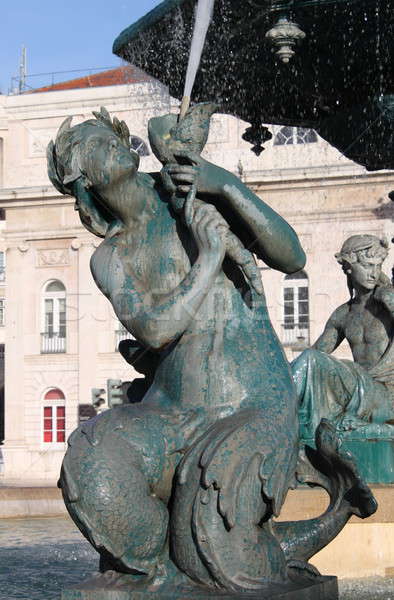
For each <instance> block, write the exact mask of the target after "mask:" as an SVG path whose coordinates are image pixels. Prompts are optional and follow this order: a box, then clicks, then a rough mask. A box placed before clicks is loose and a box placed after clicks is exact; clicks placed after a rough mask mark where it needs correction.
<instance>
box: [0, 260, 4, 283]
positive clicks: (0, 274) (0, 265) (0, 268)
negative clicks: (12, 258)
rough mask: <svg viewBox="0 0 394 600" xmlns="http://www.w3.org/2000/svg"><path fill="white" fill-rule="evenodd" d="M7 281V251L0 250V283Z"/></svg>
mask: <svg viewBox="0 0 394 600" xmlns="http://www.w3.org/2000/svg"><path fill="white" fill-rule="evenodd" d="M3 281H5V252H0V283H1V282H3Z"/></svg>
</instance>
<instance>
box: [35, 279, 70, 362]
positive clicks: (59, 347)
mask: <svg viewBox="0 0 394 600" xmlns="http://www.w3.org/2000/svg"><path fill="white" fill-rule="evenodd" d="M42 310H43V316H42V320H43V330H42V334H41V352H42V353H44V354H48V353H49V354H53V353H59V352H65V351H66V288H65V287H64V285H63V284H62V282H61V281H57V280H53V281H50V282H49V283H48V284H47V285H46V287H45V291H44V296H43V309H42Z"/></svg>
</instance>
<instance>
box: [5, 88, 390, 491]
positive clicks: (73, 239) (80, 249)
mask: <svg viewBox="0 0 394 600" xmlns="http://www.w3.org/2000/svg"><path fill="white" fill-rule="evenodd" d="M101 105H105V106H106V107H107V108H108V110H109V111H110V112H111V113H112V114H116V115H117V116H118V117H119V118H123V119H124V120H125V121H126V122H127V123H128V125H129V127H130V131H131V132H132V134H134V135H137V136H139V137H141V138H142V139H143V140H144V141H145V142H147V141H148V140H147V123H148V119H149V118H150V117H151V116H155V115H158V114H162V113H164V112H168V111H169V110H171V111H174V112H175V111H176V108H177V102H176V101H174V100H171V99H170V98H169V97H168V95H167V94H166V92H165V90H163V88H161V87H159V86H157V85H153V84H149V83H146V84H135V85H130V86H114V87H108V88H93V89H84V90H70V91H66V92H50V93H41V94H26V95H23V96H9V97H7V96H0V138H1V139H3V140H4V142H3V166H4V169H3V178H2V182H3V187H2V188H0V206H3V207H6V211H7V221H6V229H5V231H4V232H3V233H2V232H1V229H0V250H1V248H2V247H4V248H7V279H6V285H5V288H4V289H5V293H6V299H7V305H6V306H7V314H6V326H5V328H3V329H5V340H6V445H5V449H4V455H5V462H6V467H5V473H4V476H3V477H6V478H16V479H19V480H26V479H34V480H39V479H46V480H47V481H52V482H53V481H55V479H56V477H57V475H58V471H59V466H60V462H61V458H62V454H63V452H64V446H63V447H61V448H55V447H48V445H47V444H43V442H42V441H41V420H42V414H41V410H42V405H43V401H42V398H43V395H44V393H45V391H46V390H47V389H48V388H49V387H59V388H60V389H62V391H63V392H64V394H65V396H66V414H67V419H66V420H67V431H68V432H70V431H72V430H73V429H74V427H75V426H76V424H77V409H78V404H79V403H89V402H90V389H91V388H92V387H105V383H106V379H108V378H119V379H123V380H130V379H132V378H133V376H134V373H133V371H132V369H131V368H130V367H129V366H128V365H127V364H126V363H125V362H124V361H123V359H122V358H121V357H120V355H119V353H117V352H115V351H114V347H115V329H116V328H117V321H116V319H115V318H114V315H113V312H112V308H111V307H110V304H109V303H108V301H107V300H106V299H105V298H104V297H103V296H102V294H101V293H100V292H99V290H98V289H97V288H96V286H95V284H94V282H93V279H92V277H91V275H90V272H89V259H90V256H91V254H92V252H93V251H94V248H95V246H97V243H99V240H98V239H97V238H95V237H94V236H92V235H90V234H88V233H87V232H86V231H85V229H84V228H83V227H82V226H81V224H80V222H79V218H78V214H77V213H76V212H75V211H74V209H73V200H72V199H71V198H66V197H64V196H61V195H60V194H58V193H57V192H56V191H55V190H54V189H53V187H52V186H51V185H50V183H49V181H48V178H47V175H46V159H45V148H46V145H47V143H48V141H49V140H50V139H51V138H52V137H54V136H55V134H56V131H57V129H58V127H59V125H60V124H61V122H62V121H63V120H64V119H65V118H66V117H67V116H69V115H75V119H74V122H75V123H76V122H78V121H81V120H84V119H87V118H90V117H91V111H92V110H98V109H99V107H100V106H101ZM245 127H246V124H245V123H243V122H241V121H239V120H237V119H235V118H234V117H231V116H224V115H221V116H219V115H215V116H214V117H213V125H212V128H211V133H210V137H209V140H208V143H207V146H206V149H205V151H204V156H205V157H206V158H207V159H209V160H212V161H214V162H216V163H217V164H220V165H222V166H224V167H225V168H227V169H229V170H230V171H233V172H235V173H238V171H239V168H240V167H241V169H242V171H243V174H242V177H243V179H244V181H245V182H246V183H247V184H248V185H249V186H251V187H252V188H253V189H254V190H255V191H256V193H258V194H259V195H260V196H261V197H262V198H263V199H264V200H265V201H266V202H267V203H268V204H270V205H271V206H272V207H273V208H274V209H276V210H278V212H280V213H281V214H282V215H283V216H284V217H285V218H286V219H288V221H289V222H290V223H291V224H292V225H293V227H294V228H295V229H296V231H297V232H298V234H299V236H300V239H301V242H302V244H303V246H304V248H305V250H306V252H307V255H308V263H307V266H306V271H307V273H308V276H309V285H310V314H311V341H314V340H315V339H316V338H317V336H318V335H319V333H320V332H321V331H322V329H323V326H324V323H325V321H326V320H327V318H328V316H329V315H330V313H331V312H332V310H333V309H334V308H335V307H336V306H338V305H339V304H340V303H342V302H344V301H346V299H347V297H348V294H347V289H346V281H345V277H344V275H343V274H342V271H341V269H340V267H339V265H338V264H337V263H336V261H335V258H334V254H335V252H337V251H338V249H339V248H340V246H341V244H342V242H343V241H344V239H345V238H346V237H348V236H349V235H351V234H352V233H363V232H367V231H368V232H372V233H376V234H378V235H381V234H386V235H387V236H388V237H389V239H390V238H391V237H392V235H393V233H392V232H393V224H392V219H393V216H394V211H393V210H392V208H391V206H392V204H391V203H390V201H388V200H387V193H388V192H389V191H391V190H392V189H393V188H394V174H393V173H367V172H366V171H365V170H364V169H363V168H361V167H360V166H358V165H355V164H353V163H351V162H350V161H348V160H347V159H345V158H343V157H342V156H341V155H340V153H339V152H338V151H337V150H335V149H334V148H332V147H330V146H329V145H328V144H327V143H325V142H324V141H323V140H321V139H319V141H318V143H314V144H306V145H299V144H298V145H294V146H293V145H290V146H274V145H273V141H272V140H271V141H269V142H266V143H265V144H264V145H265V148H266V149H265V151H264V152H263V153H262V155H261V156H260V157H256V156H255V155H254V154H253V153H252V152H251V150H250V145H249V144H247V143H246V142H244V141H243V140H242V138H241V135H242V133H243V131H244V129H245ZM271 129H272V130H273V132H274V133H275V132H276V131H277V130H278V127H271ZM158 168H160V165H159V164H158V162H157V161H156V160H155V159H154V157H152V155H151V156H149V157H143V158H142V160H141V170H143V171H150V170H154V169H158ZM0 185H1V180H0ZM393 259H394V254H393V251H392V250H390V256H389V258H388V259H387V262H386V264H387V267H388V268H387V269H386V271H387V272H388V274H390V273H389V271H390V268H391V265H392V264H393V262H394V260H393ZM262 274H263V280H264V285H265V290H266V295H267V302H268V306H269V308H270V314H271V318H272V321H273V324H274V326H275V328H276V330H277V332H278V334H279V335H281V324H282V321H283V303H282V285H283V275H282V274H281V273H278V272H276V271H273V270H271V269H268V268H264V269H263V271H262ZM49 279H60V280H61V281H62V282H63V283H64V285H65V286H66V289H67V353H66V354H59V355H54V354H41V353H40V325H41V323H40V315H41V297H40V294H41V291H42V289H43V286H44V285H45V283H46V282H47V281H48V280H49ZM3 287H4V286H3ZM1 293H2V288H1V287H0V295H1ZM1 333H2V332H1V328H0V342H1ZM286 351H287V353H288V356H289V358H292V357H293V355H296V354H297V353H298V350H292V349H290V348H288V349H287V350H286ZM338 354H339V355H340V356H343V357H345V356H348V355H349V352H348V350H347V349H346V347H344V348H342V347H341V349H340V350H339V351H338Z"/></svg>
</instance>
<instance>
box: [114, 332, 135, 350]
mask: <svg viewBox="0 0 394 600" xmlns="http://www.w3.org/2000/svg"><path fill="white" fill-rule="evenodd" d="M123 340H135V337H134V336H133V335H131V333H129V332H128V331H127V329H117V330H116V331H115V352H118V349H119V343H120V342H122V341H123Z"/></svg>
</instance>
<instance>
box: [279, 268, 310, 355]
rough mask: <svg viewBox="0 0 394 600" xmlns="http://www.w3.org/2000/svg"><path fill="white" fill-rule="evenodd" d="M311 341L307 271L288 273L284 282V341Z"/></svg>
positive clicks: (287, 342)
mask: <svg viewBox="0 0 394 600" xmlns="http://www.w3.org/2000/svg"><path fill="white" fill-rule="evenodd" d="M297 342H298V343H300V342H301V343H302V342H304V343H306V344H308V343H309V282H308V275H307V274H306V273H305V271H298V272H297V273H293V274H292V275H286V276H285V278H284V284H283V343H284V344H293V343H297Z"/></svg>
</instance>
